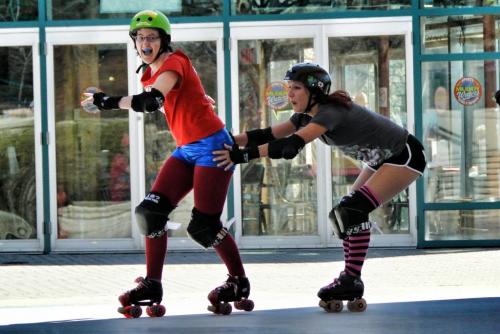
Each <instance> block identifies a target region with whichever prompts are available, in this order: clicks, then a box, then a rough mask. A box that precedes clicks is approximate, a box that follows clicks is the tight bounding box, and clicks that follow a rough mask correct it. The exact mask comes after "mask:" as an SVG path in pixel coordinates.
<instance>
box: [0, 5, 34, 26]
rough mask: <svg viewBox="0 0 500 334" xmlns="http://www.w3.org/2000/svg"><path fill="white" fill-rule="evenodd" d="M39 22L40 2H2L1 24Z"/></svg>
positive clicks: (0, 7)
mask: <svg viewBox="0 0 500 334" xmlns="http://www.w3.org/2000/svg"><path fill="white" fill-rule="evenodd" d="M36 20H38V1H37V0H23V1H1V2H0V22H18V21H36Z"/></svg>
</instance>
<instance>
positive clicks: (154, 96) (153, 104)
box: [132, 88, 165, 112]
mask: <svg viewBox="0 0 500 334" xmlns="http://www.w3.org/2000/svg"><path fill="white" fill-rule="evenodd" d="M164 101H165V97H164V96H163V94H162V92H160V91H159V90H158V89H156V88H151V91H149V92H142V93H141V94H138V95H134V96H132V109H133V110H134V111H138V112H153V111H156V110H158V109H160V108H161V107H163V102H164Z"/></svg>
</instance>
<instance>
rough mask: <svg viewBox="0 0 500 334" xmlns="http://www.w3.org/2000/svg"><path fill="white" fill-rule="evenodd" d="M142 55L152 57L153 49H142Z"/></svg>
mask: <svg viewBox="0 0 500 334" xmlns="http://www.w3.org/2000/svg"><path fill="white" fill-rule="evenodd" d="M142 53H143V54H144V55H145V56H150V55H152V54H153V49H151V48H144V49H142Z"/></svg>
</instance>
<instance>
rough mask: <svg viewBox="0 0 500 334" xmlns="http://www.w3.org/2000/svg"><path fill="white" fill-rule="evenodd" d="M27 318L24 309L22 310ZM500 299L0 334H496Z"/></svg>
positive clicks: (19, 328)
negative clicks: (358, 310) (364, 310)
mask: <svg viewBox="0 0 500 334" xmlns="http://www.w3.org/2000/svg"><path fill="white" fill-rule="evenodd" d="M26 311H27V312H28V313H29V312H31V311H30V310H29V309H26ZM499 315H500V298H482V299H457V300H441V301H422V302H405V303H384V304H370V305H368V309H367V310H366V312H364V313H351V312H348V311H345V310H344V311H343V312H341V313H326V312H324V311H323V310H321V309H320V308H319V307H318V308H312V307H308V308H290V309H275V310H262V311H254V312H251V313H244V312H240V311H237V312H234V313H233V314H231V315H230V316H216V315H212V314H200V315H177V316H168V315H167V316H166V317H163V318H147V317H146V318H144V317H143V318H139V319H125V318H123V319H105V320H70V321H58V322H56V321H54V322H44V323H32V324H22V325H8V326H0V333H2V334H10V333H12V334H14V333H16V334H17V333H44V334H49V333H71V334H80V333H85V334H87V333H93V334H101V333H102V334H113V333H134V334H141V333H155V334H157V333H181V334H183V333H186V334H188V333H189V334H204V333H210V334H213V333H217V334H224V333H238V334H247V333H258V334H267V333H269V334H271V333H272V334H275V333H279V334H295V333H300V334H316V333H317V334H322V333H363V334H370V333H384V334H392V333H395V334H396V333H397V334H404V333H416V334H420V333H422V334H429V333H443V334H448V333H449V334H457V333H467V334H470V333H478V334H479V333H481V334H490V333H491V334H493V333H495V334H496V333H500V322H499V321H498V319H499Z"/></svg>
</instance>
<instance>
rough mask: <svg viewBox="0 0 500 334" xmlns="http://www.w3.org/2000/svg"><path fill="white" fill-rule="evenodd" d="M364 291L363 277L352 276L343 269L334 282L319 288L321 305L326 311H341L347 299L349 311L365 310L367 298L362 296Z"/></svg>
mask: <svg viewBox="0 0 500 334" xmlns="http://www.w3.org/2000/svg"><path fill="white" fill-rule="evenodd" d="M363 292H364V285H363V281H362V280H361V278H359V277H353V276H350V275H348V274H347V273H345V272H344V271H343V272H341V273H340V275H339V277H338V278H335V279H334V280H333V282H332V283H330V284H328V285H326V286H324V287H322V288H321V289H319V291H318V297H319V298H320V299H321V300H320V302H319V306H320V307H322V308H323V309H324V310H325V311H326V312H341V311H342V309H343V307H344V304H343V302H342V301H343V300H347V308H348V309H349V311H351V312H363V311H364V310H366V306H367V305H366V300H365V299H364V298H362V297H363Z"/></svg>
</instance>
